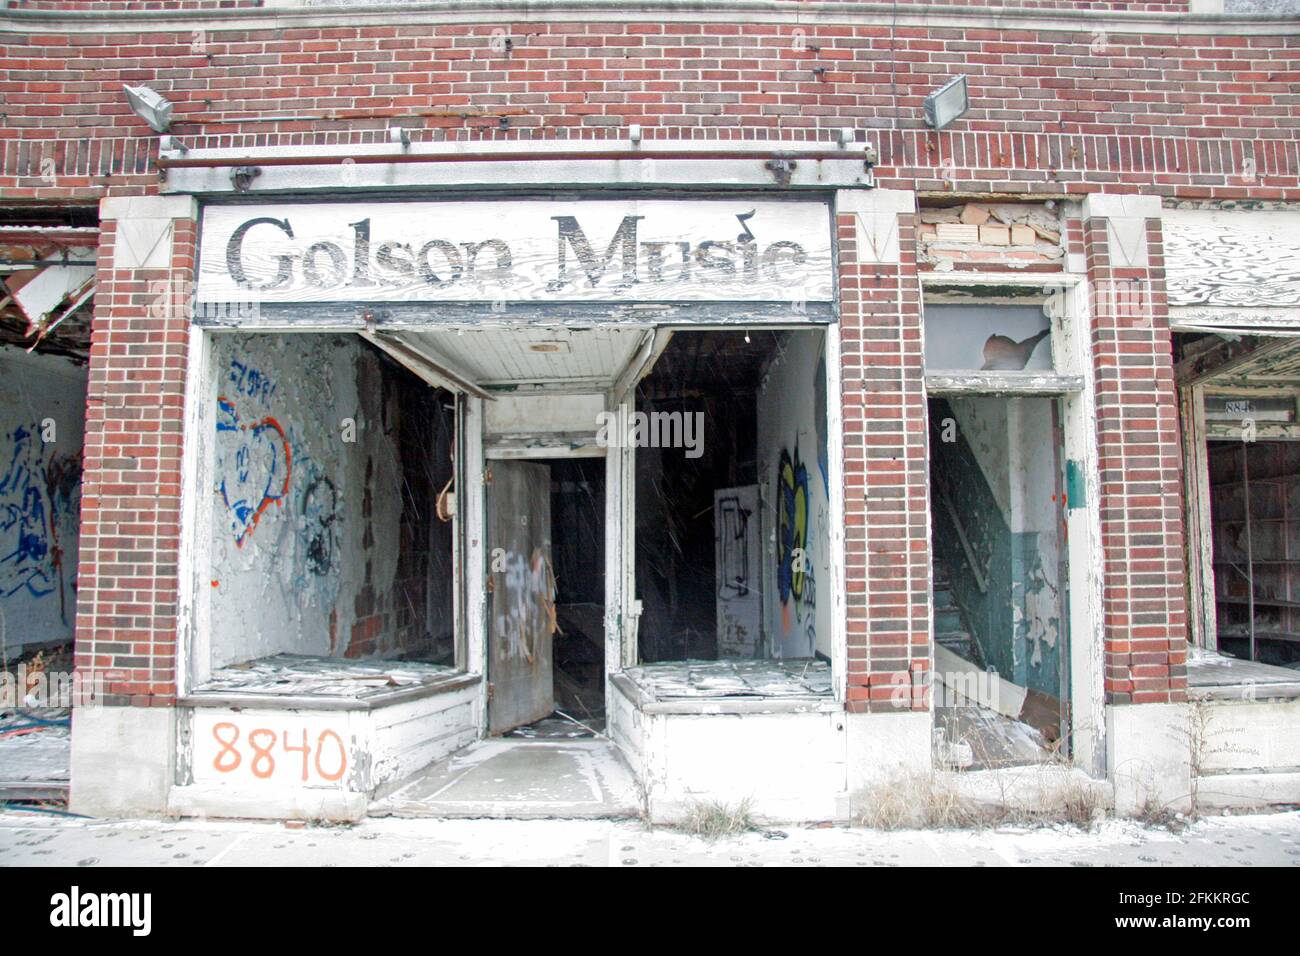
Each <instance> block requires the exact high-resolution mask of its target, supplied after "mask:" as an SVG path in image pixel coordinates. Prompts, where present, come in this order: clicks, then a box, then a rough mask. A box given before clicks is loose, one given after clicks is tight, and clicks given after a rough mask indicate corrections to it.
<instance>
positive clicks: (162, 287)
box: [76, 197, 197, 706]
mask: <svg viewBox="0 0 1300 956" xmlns="http://www.w3.org/2000/svg"><path fill="white" fill-rule="evenodd" d="M100 215H101V220H102V226H101V233H100V247H99V259H98V275H97V279H96V289H95V317H94V325H93V333H92V341H91V354H90V380H89V388H88V394H87V407H86V444H85V470H84V473H83V479H82V481H83V485H82V511H81V560H80V566H79V595H78V604H77V633H76V662H77V668H78V671H79V672H80V674H81V677H82V679H92V678H96V679H100V680H102V681H103V682H104V692H105V698H104V701H105V703H108V704H117V705H124V704H133V705H137V706H150V705H154V706H167V705H170V704H171V703H173V702H174V700H175V696H176V638H177V560H178V554H177V552H178V544H179V534H180V484H181V437H182V436H181V432H182V421H183V416H184V395H185V362H186V343H187V339H188V326H189V319H188V315H187V308H186V306H187V299H188V292H189V289H190V282H191V280H192V277H193V270H194V256H195V248H196V238H197V235H196V223H195V221H194V203H193V200H192V199H189V198H183V199H182V198H159V197H141V198H110V199H106V200H104V201H103V203H102V204H101V207H100Z"/></svg>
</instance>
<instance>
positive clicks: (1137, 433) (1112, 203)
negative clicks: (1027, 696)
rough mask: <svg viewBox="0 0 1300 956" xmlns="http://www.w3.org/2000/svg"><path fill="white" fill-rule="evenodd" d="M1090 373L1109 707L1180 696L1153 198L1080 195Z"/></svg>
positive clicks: (1170, 419)
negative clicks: (1094, 398)
mask: <svg viewBox="0 0 1300 956" xmlns="http://www.w3.org/2000/svg"><path fill="white" fill-rule="evenodd" d="M1083 240H1084V253H1085V255H1086V261H1087V272H1088V282H1089V286H1090V289H1091V306H1092V308H1091V311H1092V350H1093V364H1094V366H1095V369H1096V376H1097V444H1098V452H1099V455H1100V470H1101V502H1100V505H1101V533H1102V549H1103V555H1102V557H1103V560H1104V568H1105V570H1104V575H1103V585H1102V586H1103V593H1102V605H1103V615H1104V623H1105V689H1106V701H1107V703H1109V704H1147V703H1178V702H1181V701H1184V700H1186V697H1187V607H1186V593H1185V589H1184V566H1183V560H1184V557H1183V521H1182V511H1181V507H1180V496H1181V493H1182V487H1181V478H1180V471H1181V452H1180V446H1179V440H1178V408H1177V398H1176V395H1177V391H1176V389H1175V387H1174V374H1173V357H1172V349H1171V339H1170V332H1169V313H1168V307H1167V304H1166V300H1165V287H1164V260H1163V255H1162V247H1161V231H1160V200H1159V198H1158V197H1154V196H1133V195H1125V196H1121V195H1108V194H1094V195H1090V196H1088V197H1087V198H1086V199H1085V201H1084V204H1083Z"/></svg>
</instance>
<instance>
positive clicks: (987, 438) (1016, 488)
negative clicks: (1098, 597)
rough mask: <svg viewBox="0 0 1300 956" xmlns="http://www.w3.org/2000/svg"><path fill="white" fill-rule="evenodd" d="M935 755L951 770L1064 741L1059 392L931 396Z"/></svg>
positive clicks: (1035, 759)
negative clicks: (1026, 394)
mask: <svg viewBox="0 0 1300 956" xmlns="http://www.w3.org/2000/svg"><path fill="white" fill-rule="evenodd" d="M929 412H930V492H931V493H930V502H931V504H930V507H931V527H932V537H933V541H932V549H931V554H932V560H933V565H934V567H933V576H932V585H931V588H932V603H933V608H934V640H935V645H934V654H935V681H936V686H935V708H934V712H935V727H936V746H937V750H938V753H937V754H936V757H937V758H938V759H939V760H940V761H941V762H942V763H944V764H945V765H948V766H950V767H953V768H955V769H991V768H996V767H1005V766H1015V765H1020V764H1030V763H1041V762H1047V761H1048V760H1050V759H1053V758H1054V757H1055V756H1056V755H1058V754H1064V753H1065V752H1066V751H1067V744H1068V728H1069V720H1068V705H1067V703H1066V702H1067V701H1068V700H1069V697H1070V675H1069V666H1068V665H1069V654H1068V650H1067V645H1068V640H1067V638H1068V631H1067V626H1066V622H1067V621H1068V618H1069V614H1068V590H1067V583H1068V577H1067V573H1066V565H1067V549H1066V538H1065V525H1064V500H1063V495H1062V491H1063V486H1064V482H1063V471H1064V468H1063V465H1064V462H1063V455H1062V437H1061V425H1060V418H1061V414H1060V407H1059V400H1058V399H1056V398H1053V397H1044V396H1019V397H1008V396H1004V395H962V396H951V397H947V398H931V399H930V401H929Z"/></svg>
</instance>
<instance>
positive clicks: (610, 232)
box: [196, 199, 834, 304]
mask: <svg viewBox="0 0 1300 956" xmlns="http://www.w3.org/2000/svg"><path fill="white" fill-rule="evenodd" d="M833 295H834V281H833V268H832V258H831V220H830V210H829V208H828V207H827V205H826V204H825V203H821V202H807V201H788V202H776V201H752V200H713V199H710V200H688V199H683V200H648V201H636V200H627V201H591V202H568V201H558V200H527V201H517V200H499V201H493V200H486V201H477V202H371V203H291V204H283V205H281V204H277V205H266V204H263V205H248V206H245V205H215V206H207V207H205V209H204V211H203V222H202V229H201V239H200V253H199V274H198V281H197V295H196V299H197V301H199V302H221V303H230V302H258V303H263V302H267V303H269V302H492V303H505V302H584V301H586V302H610V301H614V302H617V301H628V302H725V301H750V302H761V301H780V302H794V303H796V304H798V303H800V302H828V301H830V300H831V299H832V297H833Z"/></svg>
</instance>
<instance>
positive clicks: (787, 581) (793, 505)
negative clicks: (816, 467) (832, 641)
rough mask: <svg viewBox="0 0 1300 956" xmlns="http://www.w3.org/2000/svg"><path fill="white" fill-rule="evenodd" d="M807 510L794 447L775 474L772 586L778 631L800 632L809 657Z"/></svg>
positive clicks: (811, 603) (812, 593)
mask: <svg viewBox="0 0 1300 956" xmlns="http://www.w3.org/2000/svg"><path fill="white" fill-rule="evenodd" d="M810 508H811V501H810V499H809V492H808V468H807V466H806V465H805V464H804V463H803V461H802V460H801V459H800V457H799V446H798V445H796V446H795V449H794V452H793V453H791V452H789V451H786V450H782V452H781V458H780V461H779V463H778V464H777V471H776V522H777V526H776V544H777V571H776V586H777V596H778V599H779V600H780V604H781V628H782V630H783V632H784V633H785V634H786V635H790V634H793V633H799V632H802V633H803V635H804V636H805V638H806V640H807V642H808V654H809V656H811V655H812V654H813V652H814V650H815V648H816V646H817V624H816V592H817V585H816V582H815V581H814V579H813V562H812V557H811V554H810V549H809V539H810V535H809V533H808V530H809V527H810V524H811V521H810Z"/></svg>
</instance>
